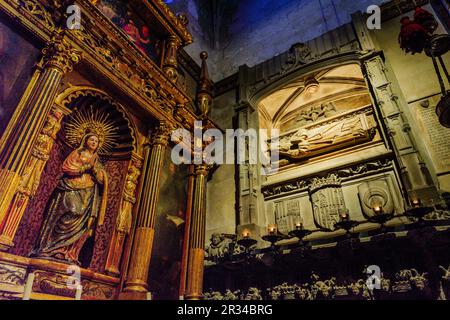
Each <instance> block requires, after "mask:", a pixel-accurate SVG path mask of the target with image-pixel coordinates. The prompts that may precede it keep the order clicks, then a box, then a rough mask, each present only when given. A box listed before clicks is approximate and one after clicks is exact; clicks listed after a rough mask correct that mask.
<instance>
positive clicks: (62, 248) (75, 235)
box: [32, 133, 108, 265]
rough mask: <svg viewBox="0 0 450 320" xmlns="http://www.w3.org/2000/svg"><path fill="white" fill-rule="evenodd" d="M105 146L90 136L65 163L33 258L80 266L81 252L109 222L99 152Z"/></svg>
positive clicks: (84, 138)
mask: <svg viewBox="0 0 450 320" xmlns="http://www.w3.org/2000/svg"><path fill="white" fill-rule="evenodd" d="M101 144H102V141H101V139H100V138H99V136H98V135H97V134H95V133H87V134H85V135H84V136H83V138H82V139H81V143H80V145H79V147H78V148H77V149H76V150H74V151H72V152H71V153H70V155H69V156H68V157H67V158H66V159H65V161H64V163H63V165H62V170H63V173H64V175H63V176H62V178H61V179H60V180H59V182H58V185H57V187H56V189H55V190H54V192H53V194H52V196H51V197H50V200H49V203H48V205H47V209H46V217H45V220H44V223H43V225H42V227H41V232H40V235H39V238H38V241H37V244H36V247H35V249H34V250H33V252H32V256H37V257H45V258H53V259H57V260H63V261H67V262H70V263H75V264H78V265H79V264H80V263H79V262H78V255H79V253H80V250H81V249H82V247H83V245H84V243H85V242H86V240H87V239H88V238H89V237H90V236H92V235H93V233H94V230H95V227H96V226H97V225H102V224H103V221H104V218H105V211H106V199H107V194H108V176H107V174H106V171H105V170H104V168H103V166H102V164H101V163H100V159H99V155H98V152H97V151H98V149H99V148H100V147H101Z"/></svg>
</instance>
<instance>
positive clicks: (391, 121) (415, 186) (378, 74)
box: [364, 54, 439, 203]
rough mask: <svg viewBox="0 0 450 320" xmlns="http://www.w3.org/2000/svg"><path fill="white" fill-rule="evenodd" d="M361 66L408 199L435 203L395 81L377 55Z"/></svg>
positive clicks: (435, 191) (431, 184) (433, 193)
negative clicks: (384, 127) (378, 111)
mask: <svg viewBox="0 0 450 320" xmlns="http://www.w3.org/2000/svg"><path fill="white" fill-rule="evenodd" d="M364 66H365V70H366V73H367V77H368V80H369V82H370V84H371V86H372V88H373V92H374V95H375V96H374V98H375V102H376V104H377V105H378V107H379V109H380V111H381V117H382V120H383V122H384V123H385V125H386V128H387V133H388V139H389V140H390V141H391V144H392V147H393V151H394V153H395V155H396V158H397V162H398V164H399V167H400V176H401V178H402V181H403V185H404V187H405V189H406V191H407V193H408V196H409V198H420V199H421V200H422V201H423V202H424V203H427V202H430V203H431V202H432V201H435V200H437V199H439V195H438V193H437V189H436V186H435V185H434V181H433V179H432V176H431V173H430V171H429V170H428V168H427V166H426V165H425V163H424V160H423V157H422V156H421V154H420V150H419V149H418V147H417V143H416V139H417V137H415V134H414V133H413V132H412V131H411V127H410V124H409V122H408V118H407V117H406V115H405V108H406V107H407V103H406V101H404V98H403V96H402V94H401V91H400V88H398V85H397V84H396V82H395V77H394V76H393V75H392V74H391V72H390V71H389V69H388V67H387V66H386V64H385V63H384V61H383V59H382V57H381V56H380V55H379V54H375V55H372V56H370V57H369V58H367V59H366V60H365V61H364Z"/></svg>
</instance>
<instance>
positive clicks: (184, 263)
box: [179, 166, 195, 297]
mask: <svg viewBox="0 0 450 320" xmlns="http://www.w3.org/2000/svg"><path fill="white" fill-rule="evenodd" d="M194 182H195V175H194V166H189V176H188V182H187V201H186V218H185V223H184V241H183V256H182V258H181V271H180V289H179V293H180V297H184V294H185V292H186V280H187V276H188V259H189V238H190V233H189V232H190V230H191V217H192V204H193V195H194Z"/></svg>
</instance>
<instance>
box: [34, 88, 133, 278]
mask: <svg viewBox="0 0 450 320" xmlns="http://www.w3.org/2000/svg"><path fill="white" fill-rule="evenodd" d="M71 98H72V99H73V100H70V99H71ZM71 98H68V100H69V101H70V102H68V103H67V105H65V106H64V107H67V108H68V109H69V110H70V111H71V113H70V115H68V116H67V117H66V118H64V119H63V124H62V126H61V128H62V129H61V130H59V133H58V135H57V140H56V143H55V146H54V148H53V151H52V154H51V155H50V159H49V161H48V163H47V168H46V170H45V173H44V175H43V177H42V179H41V185H42V188H43V190H44V191H45V192H43V193H40V194H39V196H38V200H39V202H40V203H45V204H46V205H45V206H44V207H43V212H42V214H43V221H42V224H41V225H40V228H39V231H38V232H37V234H38V236H37V240H36V241H35V243H34V248H33V250H32V252H31V256H34V257H38V258H42V259H47V260H55V261H60V262H66V263H71V264H77V265H81V266H83V267H91V268H92V269H94V270H96V271H99V272H102V271H104V267H105V261H103V260H104V258H105V257H106V253H107V252H106V251H105V250H107V249H108V246H109V241H110V237H111V234H112V233H113V229H114V224H115V219H118V218H120V217H117V214H118V212H119V208H120V200H121V193H122V188H123V184H124V181H125V176H126V173H127V168H128V163H129V162H130V158H131V152H132V151H133V149H134V146H133V143H134V140H133V137H132V134H133V132H132V131H133V130H132V129H131V127H130V123H129V121H128V119H127V118H126V117H125V115H124V114H123V113H122V110H119V109H118V108H119V107H117V106H116V105H115V104H114V103H113V102H112V101H110V100H109V99H108V98H104V97H101V96H100V94H98V93H90V92H89V93H82V92H81V91H80V92H77V93H76V94H74V95H73V96H71ZM38 206H39V207H41V206H40V205H39V204H38ZM30 207H31V208H30V210H33V209H38V208H33V204H31V206H30ZM32 212H33V213H34V214H36V213H37V212H34V211H32ZM39 213H40V212H39ZM94 251H95V252H96V253H95V254H94ZM92 257H94V258H92ZM99 257H100V258H99ZM102 259H103V260H102ZM91 260H92V261H91ZM94 260H95V261H94ZM100 260H102V261H100Z"/></svg>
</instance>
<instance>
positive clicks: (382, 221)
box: [367, 206, 394, 232]
mask: <svg viewBox="0 0 450 320" xmlns="http://www.w3.org/2000/svg"><path fill="white" fill-rule="evenodd" d="M373 212H374V213H375V215H373V216H371V217H369V218H367V220H368V221H370V222H372V223H377V224H379V225H380V227H381V230H382V231H383V232H386V222H388V221H389V220H392V218H393V217H394V215H393V214H392V213H386V212H384V211H383V207H381V206H377V207H374V208H373Z"/></svg>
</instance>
